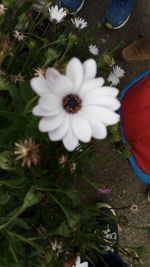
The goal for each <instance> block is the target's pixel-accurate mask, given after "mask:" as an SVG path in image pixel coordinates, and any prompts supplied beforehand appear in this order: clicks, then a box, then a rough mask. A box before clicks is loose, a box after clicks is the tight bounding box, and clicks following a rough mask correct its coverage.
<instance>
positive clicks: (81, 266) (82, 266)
mask: <svg viewBox="0 0 150 267" xmlns="http://www.w3.org/2000/svg"><path fill="white" fill-rule="evenodd" d="M72 267H88V262H87V261H85V262H82V263H81V258H80V257H79V256H78V257H77V258H76V262H75V265H73V266H72Z"/></svg>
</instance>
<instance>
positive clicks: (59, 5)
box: [59, 0, 85, 15]
mask: <svg viewBox="0 0 150 267" xmlns="http://www.w3.org/2000/svg"><path fill="white" fill-rule="evenodd" d="M84 2H85V0H84V1H83V2H82V4H81V6H79V8H78V9H77V10H76V11H74V12H72V13H68V14H69V15H73V14H75V13H76V12H79V11H80V10H81V8H82V7H83V5H84ZM59 6H60V7H61V1H59Z"/></svg>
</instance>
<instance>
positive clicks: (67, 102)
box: [63, 94, 82, 113]
mask: <svg viewBox="0 0 150 267" xmlns="http://www.w3.org/2000/svg"><path fill="white" fill-rule="evenodd" d="M81 103H82V101H81V98H80V97H79V96H78V95H75V94H69V95H67V96H65V97H64V98H63V107H64V109H65V110H66V111H67V112H69V113H76V112H78V111H79V110H80V109H81V107H82V105H81Z"/></svg>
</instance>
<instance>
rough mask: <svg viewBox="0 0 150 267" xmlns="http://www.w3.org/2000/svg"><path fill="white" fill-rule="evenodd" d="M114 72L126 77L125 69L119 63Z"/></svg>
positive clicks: (120, 76)
mask: <svg viewBox="0 0 150 267" xmlns="http://www.w3.org/2000/svg"><path fill="white" fill-rule="evenodd" d="M113 73H114V75H116V76H117V77H118V78H122V77H124V74H125V71H124V70H123V69H122V68H121V67H119V66H118V65H117V66H115V67H113Z"/></svg>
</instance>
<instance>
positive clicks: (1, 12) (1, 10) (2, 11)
mask: <svg viewBox="0 0 150 267" xmlns="http://www.w3.org/2000/svg"><path fill="white" fill-rule="evenodd" d="M5 10H7V8H6V7H5V6H4V5H3V4H0V16H2V15H4V14H5Z"/></svg>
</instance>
